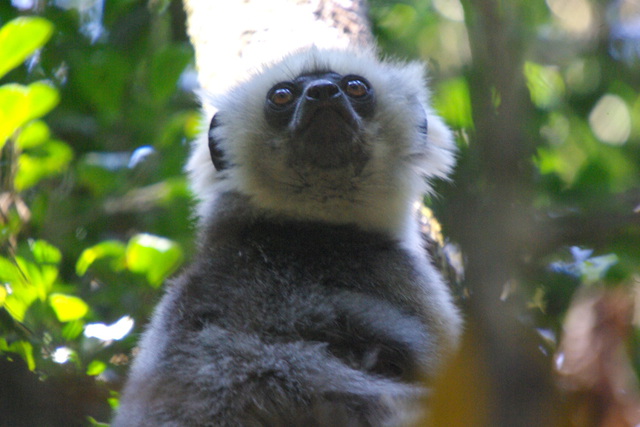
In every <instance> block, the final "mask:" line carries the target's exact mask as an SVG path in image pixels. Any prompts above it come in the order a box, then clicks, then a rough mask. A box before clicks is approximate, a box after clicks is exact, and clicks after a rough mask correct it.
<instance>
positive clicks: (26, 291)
mask: <svg viewBox="0 0 640 427" xmlns="http://www.w3.org/2000/svg"><path fill="white" fill-rule="evenodd" d="M25 262H26V261H24V260H22V263H23V265H24V263H25ZM0 281H2V282H3V283H5V287H4V289H5V290H6V291H7V292H6V298H5V300H4V307H5V308H6V310H7V311H8V312H9V314H10V315H11V317H13V318H14V319H16V320H17V321H19V322H22V321H23V320H24V315H25V313H26V312H27V310H28V309H29V307H30V306H31V304H32V303H33V302H34V301H35V300H36V299H38V290H37V289H36V287H35V286H32V285H31V283H30V278H29V276H28V272H26V271H25V270H24V269H22V268H21V267H19V266H18V259H17V257H16V262H14V261H10V260H8V259H7V258H4V257H0ZM7 286H9V287H8V288H7Z"/></svg>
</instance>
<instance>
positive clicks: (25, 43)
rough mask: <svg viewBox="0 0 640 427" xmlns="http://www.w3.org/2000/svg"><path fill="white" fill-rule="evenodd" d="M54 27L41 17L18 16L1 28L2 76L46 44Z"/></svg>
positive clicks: (0, 74)
mask: <svg viewBox="0 0 640 427" xmlns="http://www.w3.org/2000/svg"><path fill="white" fill-rule="evenodd" d="M53 29H54V27H53V24H52V23H51V22H49V21H47V20H46V19H44V18H39V17H20V18H16V19H14V20H12V21H9V22H8V23H7V24H6V25H4V26H3V27H2V28H0V78H2V77H3V76H4V75H5V74H7V72H9V71H10V70H11V69H13V68H15V67H17V66H18V65H20V64H21V63H22V62H24V60H25V59H27V58H28V57H29V55H32V54H33V53H34V52H35V51H36V50H37V49H40V48H41V47H42V46H44V45H45V43H47V41H48V40H49V38H50V37H51V35H52V34H53Z"/></svg>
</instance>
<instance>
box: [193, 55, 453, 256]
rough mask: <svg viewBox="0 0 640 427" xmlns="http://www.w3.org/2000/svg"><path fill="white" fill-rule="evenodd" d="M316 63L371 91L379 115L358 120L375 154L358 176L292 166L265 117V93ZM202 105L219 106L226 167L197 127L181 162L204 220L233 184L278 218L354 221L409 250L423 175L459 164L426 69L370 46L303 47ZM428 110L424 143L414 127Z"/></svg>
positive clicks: (446, 170)
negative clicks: (216, 163)
mask: <svg viewBox="0 0 640 427" xmlns="http://www.w3.org/2000/svg"><path fill="white" fill-rule="evenodd" d="M315 69H323V70H326V69H330V70H332V71H334V72H336V73H339V74H343V75H344V74H357V75H361V76H363V77H365V78H366V79H368V80H369V82H370V83H371V85H372V87H373V89H374V91H375V96H376V100H377V104H376V108H375V113H374V116H373V118H372V119H370V120H366V121H365V125H364V129H365V135H366V136H365V138H366V140H367V143H368V144H369V145H370V146H371V147H372V156H371V158H370V159H369V161H368V162H367V164H366V166H365V168H364V170H363V171H362V173H361V174H360V175H358V176H354V175H353V173H352V172H350V171H348V170H346V169H345V170H331V171H326V170H325V171H321V170H317V171H314V173H309V174H304V175H301V174H300V173H299V172H298V173H296V172H295V171H293V170H292V169H291V168H289V167H288V166H287V164H286V161H285V153H284V150H283V147H282V146H283V144H282V141H283V136H282V135H279V133H278V132H277V131H275V130H274V129H272V128H271V127H270V126H269V125H268V124H267V123H266V120H265V117H264V112H263V111H264V110H263V108H264V102H265V98H266V94H267V92H268V90H269V89H270V88H271V87H272V86H273V85H274V84H276V83H278V82H281V81H286V80H293V79H294V78H295V77H297V76H298V75H300V74H302V73H305V72H309V71H313V70H315ZM203 104H205V106H209V104H212V106H213V107H214V109H216V110H217V111H219V112H220V116H219V117H220V121H221V125H220V126H218V127H217V128H216V130H215V132H216V137H217V138H218V139H219V140H221V141H222V149H223V151H224V152H225V156H226V159H227V160H228V161H229V162H230V163H231V164H232V166H230V167H229V168H227V169H225V170H222V171H220V172H217V171H215V169H214V167H213V164H212V162H211V158H210V155H209V149H208V140H207V133H206V132H205V133H203V135H202V137H201V138H200V139H199V140H197V141H196V143H195V145H194V148H193V152H192V155H191V158H190V160H189V162H188V165H187V170H188V172H189V176H190V179H191V187H192V190H193V192H194V194H195V195H196V196H197V197H198V199H199V205H198V210H197V214H198V216H199V217H200V220H201V221H206V219H207V217H209V216H210V215H211V214H212V212H213V210H214V206H213V203H214V202H215V198H216V195H217V194H220V193H221V192H224V191H228V190H235V191H238V192H240V193H242V194H245V195H248V196H250V197H251V198H252V201H253V203H254V204H255V205H256V207H258V208H261V209H264V210H266V211H268V212H273V213H274V214H275V215H282V216H286V217H291V218H295V219H308V220H319V221H326V222H329V223H337V224H346V223H354V224H357V225H359V226H360V227H362V228H364V229H369V230H377V231H382V232H385V233H389V234H390V235H391V236H393V237H396V238H398V239H400V240H401V241H403V242H405V243H407V245H409V246H412V247H413V246H414V242H413V241H414V240H415V238H414V237H413V236H415V229H414V227H413V225H412V224H413V223H414V221H413V220H411V218H412V216H413V214H412V204H413V202H414V201H415V200H417V199H418V198H419V197H420V196H421V195H422V194H423V193H424V192H426V191H428V190H429V186H428V184H427V181H426V179H425V178H427V179H429V178H446V176H447V175H448V173H449V172H450V171H451V168H452V167H453V165H454V162H455V155H454V151H455V145H454V142H453V138H452V135H451V132H450V131H449V129H448V128H447V127H446V126H445V124H444V123H443V121H442V120H441V119H440V118H439V117H438V116H436V115H435V114H434V113H433V111H432V110H431V108H430V107H429V92H428V89H427V88H426V85H425V72H424V67H423V66H422V65H421V64H418V63H409V64H403V63H395V62H381V61H379V60H378V59H377V57H376V54H375V52H373V51H362V50H360V51H356V50H349V49H345V50H322V49H318V48H315V47H312V48H310V49H305V50H303V51H300V52H297V53H294V54H291V55H289V56H287V57H285V58H283V59H282V60H280V61H278V62H275V63H273V64H269V65H266V66H264V67H262V69H260V70H257V71H256V72H255V73H254V75H253V76H252V77H251V78H249V79H248V80H247V81H245V82H242V83H240V84H238V85H237V86H236V87H234V88H232V89H231V90H229V91H228V92H227V93H226V94H225V95H223V96H220V97H216V98H215V99H211V98H209V97H204V98H203ZM205 109H207V108H205ZM208 110H211V108H208ZM425 113H426V115H427V121H428V138H427V141H426V142H425V141H424V136H423V135H421V134H420V133H419V132H418V126H419V125H420V124H421V122H422V120H423V118H424V115H425ZM210 118H211V117H208V119H209V120H210ZM303 183H304V191H302V184H303ZM416 244H417V243H416Z"/></svg>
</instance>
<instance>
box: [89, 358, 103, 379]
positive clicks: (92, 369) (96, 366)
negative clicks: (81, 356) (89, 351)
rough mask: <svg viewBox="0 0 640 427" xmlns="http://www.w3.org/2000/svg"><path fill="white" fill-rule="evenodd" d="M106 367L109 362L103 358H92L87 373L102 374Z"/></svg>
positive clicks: (92, 374)
mask: <svg viewBox="0 0 640 427" xmlns="http://www.w3.org/2000/svg"><path fill="white" fill-rule="evenodd" d="M105 369H107V364H106V363H104V362H103V361H102V360H92V361H91V363H89V366H87V375H91V376H96V375H100V374H101V373H103V372H104V370H105Z"/></svg>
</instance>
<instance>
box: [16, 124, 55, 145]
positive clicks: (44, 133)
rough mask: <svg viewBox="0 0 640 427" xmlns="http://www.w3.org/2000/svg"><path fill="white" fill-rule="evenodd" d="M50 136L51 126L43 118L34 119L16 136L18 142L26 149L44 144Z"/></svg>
mask: <svg viewBox="0 0 640 427" xmlns="http://www.w3.org/2000/svg"><path fill="white" fill-rule="evenodd" d="M50 137H51V132H50V131H49V126H47V124H46V123H45V122H43V121H42V120H34V121H32V122H30V123H29V124H27V125H26V126H24V127H23V128H22V130H21V131H20V134H19V135H18V138H16V144H18V147H20V148H21V149H23V150H25V149H29V148H34V147H37V146H39V145H42V144H44V143H45V142H47V141H48V140H49V138H50Z"/></svg>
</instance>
